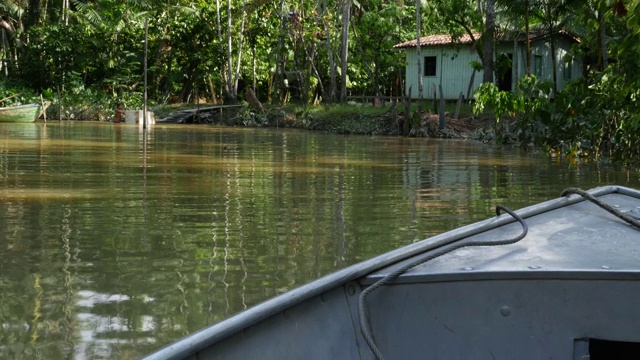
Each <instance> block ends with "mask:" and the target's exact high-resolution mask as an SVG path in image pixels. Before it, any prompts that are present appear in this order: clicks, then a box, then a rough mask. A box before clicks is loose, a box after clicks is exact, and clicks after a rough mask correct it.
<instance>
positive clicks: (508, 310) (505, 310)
mask: <svg viewBox="0 0 640 360" xmlns="http://www.w3.org/2000/svg"><path fill="white" fill-rule="evenodd" d="M500 315H502V316H504V317H507V316H509V315H511V308H510V307H509V306H507V305H505V306H503V307H501V308H500Z"/></svg>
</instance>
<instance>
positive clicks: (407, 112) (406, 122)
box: [402, 86, 411, 135]
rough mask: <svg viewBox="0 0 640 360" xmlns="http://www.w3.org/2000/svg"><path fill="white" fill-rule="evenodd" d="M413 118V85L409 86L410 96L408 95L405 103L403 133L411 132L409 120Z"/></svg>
mask: <svg viewBox="0 0 640 360" xmlns="http://www.w3.org/2000/svg"><path fill="white" fill-rule="evenodd" d="M410 120H411V86H409V96H407V98H406V100H405V104H404V124H403V125H402V134H403V135H407V134H409V121H410Z"/></svg>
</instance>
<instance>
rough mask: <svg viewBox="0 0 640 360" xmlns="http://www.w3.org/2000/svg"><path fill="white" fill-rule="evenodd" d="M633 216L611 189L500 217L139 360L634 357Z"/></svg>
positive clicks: (302, 290) (639, 291)
mask: <svg viewBox="0 0 640 360" xmlns="http://www.w3.org/2000/svg"><path fill="white" fill-rule="evenodd" d="M639 209H640V192H639V191H637V190H634V189H629V188H625V187H618V186H606V187H601V188H596V189H592V190H590V191H588V192H587V191H582V190H580V189H567V190H566V191H565V192H564V193H563V194H562V195H561V197H560V198H558V199H554V200H550V201H547V202H543V203H540V204H537V205H533V206H530V207H527V208H524V209H520V210H518V211H515V212H514V211H511V210H509V209H508V208H506V207H503V206H498V207H497V209H496V212H497V213H498V215H497V216H496V217H494V218H490V219H488V220H485V221H481V222H478V223H475V224H472V225H468V226H465V227H462V228H459V229H456V230H452V231H450V232H447V233H444V234H441V235H438V236H435V237H432V238H430V239H427V240H423V241H421V242H418V243H415V244H412V245H409V246H406V247H403V248H400V249H397V250H394V251H392V252H389V253H386V254H383V255H380V256H378V257H375V258H373V259H370V260H367V261H364V262H362V263H359V264H356V265H353V266H350V267H348V268H346V269H343V270H340V271H337V272H336V273H333V274H331V275H327V276H325V277H323V278H320V279H318V280H316V281H313V282H311V283H309V284H307V285H304V286H301V287H299V288H297V289H294V290H292V291H290V292H287V293H285V294H282V295H280V296H277V297H275V298H273V299H271V300H268V301H266V302H264V303H262V304H259V305H257V306H255V307H253V308H250V309H248V310H246V311H244V312H242V313H240V314H238V315H236V316H233V317H231V318H229V319H227V320H224V321H222V322H220V323H218V324H215V325H213V326H211V327H208V328H206V329H203V330H201V331H199V332H196V333H194V334H192V335H189V336H187V337H185V338H183V339H180V340H178V341H177V342H175V343H173V344H171V345H169V346H167V347H165V348H163V349H160V350H159V351H157V352H155V353H153V354H151V355H149V356H148V357H147V358H146V359H149V360H151V359H305V360H308V359H374V358H378V359H382V358H387V359H412V358H429V359H590V360H597V359H614V358H615V359H627V358H628V359H636V358H640V306H638V305H637V299H638V297H639V296H640V231H639V230H640V220H639V219H640V211H639Z"/></svg>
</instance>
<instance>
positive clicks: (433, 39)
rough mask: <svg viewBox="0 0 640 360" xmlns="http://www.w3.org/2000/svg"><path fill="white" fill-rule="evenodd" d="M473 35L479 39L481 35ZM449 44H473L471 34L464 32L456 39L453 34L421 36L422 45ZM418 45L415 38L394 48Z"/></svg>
mask: <svg viewBox="0 0 640 360" xmlns="http://www.w3.org/2000/svg"><path fill="white" fill-rule="evenodd" d="M473 37H474V38H476V39H478V38H479V37H480V34H479V33H475V34H473ZM448 44H471V36H469V35H468V34H464V35H462V36H461V37H459V38H457V39H456V40H455V41H453V40H452V38H451V35H429V36H424V37H421V38H420V46H433V45H448ZM416 46H418V40H417V39H413V40H409V41H405V42H403V43H402V44H397V45H394V46H393V48H394V49H406V48H413V47H416Z"/></svg>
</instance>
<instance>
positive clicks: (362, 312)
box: [358, 205, 529, 360]
mask: <svg viewBox="0 0 640 360" xmlns="http://www.w3.org/2000/svg"><path fill="white" fill-rule="evenodd" d="M500 210H502V211H504V212H506V213H508V214H509V215H511V216H512V217H513V218H515V219H516V220H517V221H518V222H519V223H520V225H522V233H520V235H518V236H516V237H515V238H512V239H506V240H497V241H478V242H470V243H460V244H456V245H453V246H451V247H447V248H441V249H437V250H436V251H435V252H434V253H433V254H431V255H429V256H427V257H426V258H420V259H417V260H416V261H414V262H410V263H408V264H406V265H404V266H402V267H400V268H398V269H396V270H395V271H393V272H391V273H389V274H387V275H386V276H384V277H383V278H382V279H380V280H378V281H376V282H375V283H373V284H372V285H371V286H369V287H368V288H366V289H365V290H364V291H362V293H360V297H359V298H358V315H359V317H360V331H361V332H362V336H363V337H364V340H365V341H366V342H367V345H368V346H369V348H370V349H371V352H372V353H373V355H374V356H375V357H376V359H378V360H383V359H384V356H383V355H382V352H381V351H380V349H378V346H377V345H376V342H375V340H374V338H373V334H372V332H371V323H370V319H369V311H368V309H367V302H366V299H367V296H369V294H371V293H372V292H374V291H375V290H376V289H378V288H380V287H381V286H384V285H387V284H389V283H391V282H392V281H394V280H395V279H396V278H397V277H398V276H400V275H402V274H404V273H405V272H407V271H409V270H411V269H413V268H414V267H416V266H418V265H421V264H424V263H426V262H428V261H431V260H433V259H435V258H438V257H440V256H442V255H445V254H448V253H450V252H452V251H454V250H458V249H460V248H463V247H471V246H498V245H509V244H514V243H516V242H518V241H520V240H522V239H523V238H524V237H525V236H526V235H527V232H528V231H529V227H528V226H527V223H526V222H525V221H524V220H523V219H522V217H520V215H518V214H516V213H515V212H513V211H511V210H509V209H507V208H506V207H504V206H502V205H498V206H497V207H496V215H497V216H499V215H500Z"/></svg>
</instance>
